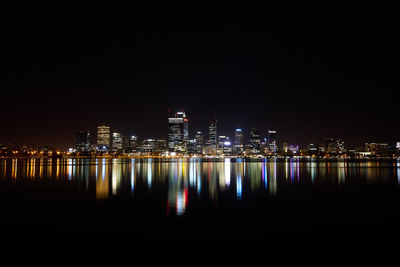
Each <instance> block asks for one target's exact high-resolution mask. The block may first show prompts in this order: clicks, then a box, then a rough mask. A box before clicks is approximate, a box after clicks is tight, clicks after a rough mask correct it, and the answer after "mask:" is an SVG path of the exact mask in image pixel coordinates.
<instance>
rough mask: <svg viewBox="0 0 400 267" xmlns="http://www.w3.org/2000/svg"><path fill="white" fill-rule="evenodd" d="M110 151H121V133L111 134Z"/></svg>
mask: <svg viewBox="0 0 400 267" xmlns="http://www.w3.org/2000/svg"><path fill="white" fill-rule="evenodd" d="M112 150H113V151H114V152H121V151H122V134H121V133H113V134H112Z"/></svg>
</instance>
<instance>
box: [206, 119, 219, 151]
mask: <svg viewBox="0 0 400 267" xmlns="http://www.w3.org/2000/svg"><path fill="white" fill-rule="evenodd" d="M207 143H208V145H209V146H211V147H214V148H217V120H212V121H211V122H210V125H209V126H208V142H207Z"/></svg>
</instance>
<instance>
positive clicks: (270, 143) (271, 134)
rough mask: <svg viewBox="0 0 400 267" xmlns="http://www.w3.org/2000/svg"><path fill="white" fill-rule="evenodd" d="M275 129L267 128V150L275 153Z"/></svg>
mask: <svg viewBox="0 0 400 267" xmlns="http://www.w3.org/2000/svg"><path fill="white" fill-rule="evenodd" d="M276 146H277V144H276V131H275V130H268V150H269V152H271V153H276Z"/></svg>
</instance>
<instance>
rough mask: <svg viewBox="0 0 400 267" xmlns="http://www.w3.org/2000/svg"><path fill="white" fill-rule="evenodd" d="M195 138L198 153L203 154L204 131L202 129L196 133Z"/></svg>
mask: <svg viewBox="0 0 400 267" xmlns="http://www.w3.org/2000/svg"><path fill="white" fill-rule="evenodd" d="M195 139H196V153H197V154H203V144H204V140H203V133H202V132H200V131H197V132H196V135H195Z"/></svg>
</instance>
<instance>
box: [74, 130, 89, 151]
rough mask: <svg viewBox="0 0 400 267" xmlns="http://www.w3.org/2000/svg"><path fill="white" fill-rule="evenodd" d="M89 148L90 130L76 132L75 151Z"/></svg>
mask: <svg viewBox="0 0 400 267" xmlns="http://www.w3.org/2000/svg"><path fill="white" fill-rule="evenodd" d="M89 149H90V132H89V131H82V132H78V133H77V134H76V151H77V152H88V151H89Z"/></svg>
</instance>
